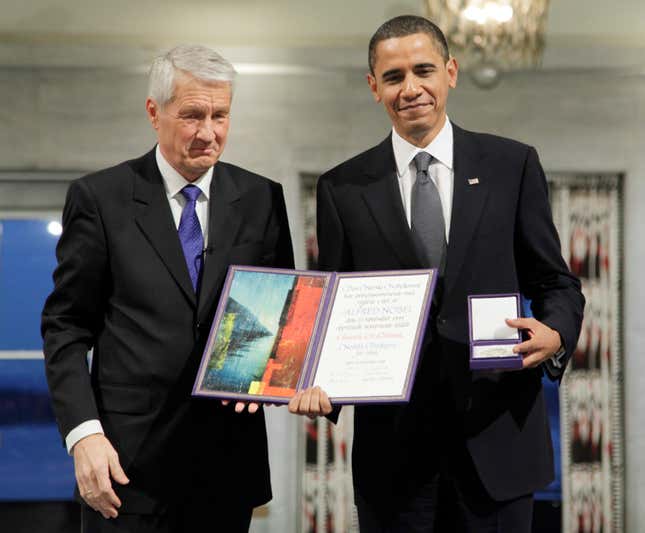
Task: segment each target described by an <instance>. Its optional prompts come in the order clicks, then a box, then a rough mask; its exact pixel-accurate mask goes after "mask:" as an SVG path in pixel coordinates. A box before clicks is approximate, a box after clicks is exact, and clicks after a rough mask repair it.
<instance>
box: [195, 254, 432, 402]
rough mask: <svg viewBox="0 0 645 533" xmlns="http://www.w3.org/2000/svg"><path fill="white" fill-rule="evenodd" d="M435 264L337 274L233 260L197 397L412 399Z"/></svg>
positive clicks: (256, 399)
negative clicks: (312, 390)
mask: <svg viewBox="0 0 645 533" xmlns="http://www.w3.org/2000/svg"><path fill="white" fill-rule="evenodd" d="M435 272H436V271H435V270H403V271H385V272H352V273H331V272H312V271H298V270H283V269H273V268H255V267H243V266H231V267H230V268H229V271H228V274H227V276H226V281H225V283H224V288H223V290H222V296H221V298H220V301H219V304H218V307H217V312H216V313H215V318H214V320H213V325H212V327H211V331H210V335H209V337H208V342H207V343H206V348H205V350H204V355H203V357H202V362H201V365H200V367H199V373H198V374H197V379H196V381H195V386H194V388H193V395H194V396H212V397H218V398H227V399H236V400H251V401H262V402H273V403H287V402H288V401H289V399H290V398H291V397H292V396H294V395H295V394H296V392H297V391H299V390H301V389H305V388H308V387H311V386H316V385H318V386H320V387H321V388H322V389H323V390H325V392H327V394H328V395H329V397H330V399H331V400H332V401H333V402H334V403H336V404H343V403H346V404H347V403H352V404H353V403H362V402H363V403H370V402H372V403H376V402H406V401H408V400H409V399H410V393H411V391H412V384H413V381H414V373H415V371H416V366H417V360H418V357H419V351H420V348H421V343H422V340H423V334H424V332H425V326H426V322H427V320H428V314H429V310H430V304H431V302H432V294H433V291H434V286H435V281H436V279H435Z"/></svg>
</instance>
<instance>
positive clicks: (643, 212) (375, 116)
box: [0, 50, 645, 532]
mask: <svg viewBox="0 0 645 533" xmlns="http://www.w3.org/2000/svg"><path fill="white" fill-rule="evenodd" d="M48 53H51V50H50V51H48ZM132 53H133V55H137V54H138V57H140V56H141V55H142V54H141V53H140V51H136V50H135V51H133V52H132ZM143 55H146V54H143ZM86 62H87V61H86ZM97 63H101V61H97ZM145 90H146V81H145V75H144V74H143V73H142V72H141V70H140V69H127V68H126V69H124V68H122V67H119V68H106V67H98V68H72V67H65V68H54V67H48V66H33V67H0V102H3V105H1V106H0V170H7V169H9V170H37V169H44V170H70V171H72V170H86V171H90V170H94V169H98V168H101V167H104V166H107V165H111V164H114V163H117V162H119V161H121V160H123V159H126V158H130V157H135V156H137V155H139V154H142V153H143V152H144V151H146V150H147V149H149V148H150V147H151V146H152V144H153V142H154V136H153V134H152V130H151V128H150V127H149V125H148V124H147V121H146V118H145V111H144V100H145ZM449 114H450V116H451V118H452V119H453V120H455V121H456V122H457V123H459V124H460V125H462V126H463V127H466V128H467V129H474V130H480V131H489V132H494V133H498V134H501V135H506V136H510V137H514V138H517V139H519V140H522V141H525V142H528V143H530V144H533V145H535V146H536V147H537V148H538V151H539V153H540V156H541V159H542V162H543V165H544V167H545V168H546V169H547V170H553V171H567V170H571V171H575V170H586V171H620V172H624V173H625V176H626V178H625V220H624V222H625V259H624V271H625V276H624V285H623V289H624V308H623V313H624V334H623V336H624V347H625V349H624V355H625V397H626V408H627V411H626V418H625V421H626V422H625V425H626V428H625V430H626V442H627V450H626V455H627V466H628V469H627V472H626V475H627V486H626V491H625V494H626V498H627V499H626V509H627V525H628V531H637V530H638V529H637V526H638V525H639V524H644V523H645V506H643V505H641V504H640V502H641V501H642V499H643V497H645V454H643V453H642V450H643V449H645V425H644V424H642V420H643V417H644V416H645V396H643V395H642V394H641V391H642V390H645V362H643V361H644V359H643V357H642V351H643V350H642V348H641V346H643V344H644V342H645V326H643V325H642V324H641V322H640V310H641V307H642V306H641V305H640V302H641V300H642V299H644V297H645V280H644V276H643V275H642V270H643V266H644V265H645V239H643V238H642V237H641V232H642V229H643V228H645V209H644V208H643V207H642V205H645V156H643V152H644V147H645V142H644V141H645V129H644V128H643V126H642V125H643V124H644V123H645V76H643V75H642V74H638V73H628V72H627V71H624V72H623V73H621V72H618V71H609V70H604V71H595V72H593V71H587V72H582V71H581V72H575V71H570V70H567V69H562V70H559V71H550V72H545V73H539V74H529V73H523V74H515V75H512V76H509V77H507V78H506V79H505V80H503V82H502V84H501V85H500V86H499V87H498V88H497V89H495V90H493V91H488V92H486V91H481V90H479V89H476V88H475V87H473V86H472V84H470V83H469V81H468V79H467V78H466V77H465V76H463V77H462V79H461V80H460V86H459V88H458V89H457V90H456V91H455V92H454V93H453V94H452V95H451V103H450V106H449ZM387 132H388V121H387V118H386V116H385V114H384V113H383V111H382V110H381V109H379V108H378V106H377V105H376V104H374V103H373V102H372V99H371V96H370V94H369V91H368V89H367V85H366V83H365V80H364V76H363V73H362V72H361V71H359V70H354V69H344V70H325V69H322V70H315V69H314V70H312V71H311V72H308V73H307V72H304V73H300V74H284V75H241V76H240V78H239V80H238V83H237V86H236V94H235V97H234V108H233V115H232V129H231V134H230V137H229V142H228V146H227V149H226V152H225V157H224V159H225V160H227V161H230V162H233V163H236V164H240V165H242V166H245V167H247V168H249V169H251V170H254V171H256V172H259V173H261V174H264V175H267V176H269V177H271V178H273V179H276V180H278V181H280V182H282V183H283V184H284V186H285V193H286V198H287V207H288V211H289V216H290V221H291V228H292V234H293V237H294V243H296V246H297V248H296V250H297V261H298V263H299V266H303V265H304V250H303V246H302V241H303V235H302V230H301V227H300V226H301V222H302V214H301V212H300V205H299V189H298V173H299V172H301V171H308V172H319V171H323V170H326V169H328V168H330V167H331V166H333V165H335V164H336V163H338V162H340V161H342V160H343V159H345V158H347V157H349V156H351V155H353V154H355V153H357V152H358V151H360V150H363V149H365V148H368V147H369V146H371V145H373V144H375V143H376V142H378V141H379V140H381V139H382V138H383V137H384V136H385V135H386V134H387ZM269 416H270V424H271V428H270V440H271V454H272V470H273V481H274V493H275V495H276V498H275V500H274V502H273V504H272V507H271V510H270V515H269V518H266V519H262V520H260V521H258V523H256V524H255V525H254V528H255V529H254V530H255V531H257V532H261V531H281V532H289V531H295V517H296V510H297V490H296V487H297V481H296V467H295V462H296V422H295V420H294V419H292V418H290V417H289V416H288V415H287V414H286V413H285V412H284V409H282V410H277V408H272V410H270V415H269Z"/></svg>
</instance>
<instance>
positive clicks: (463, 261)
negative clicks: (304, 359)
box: [290, 16, 584, 533]
mask: <svg viewBox="0 0 645 533" xmlns="http://www.w3.org/2000/svg"><path fill="white" fill-rule="evenodd" d="M369 57H370V73H369V74H368V82H369V86H370V89H371V91H372V94H373V96H374V98H375V100H376V101H377V102H379V103H382V104H383V105H384V107H385V109H386V111H387V113H388V115H389V117H390V119H391V121H392V125H393V130H392V133H391V135H389V136H388V137H387V138H386V139H385V140H384V141H383V142H382V143H380V144H379V145H378V146H376V147H374V148H372V149H370V150H368V151H366V152H363V153H362V154H359V155H358V156H356V157H354V158H352V159H350V160H348V161H346V162H345V163H342V164H341V165H339V166H338V167H336V168H334V169H332V170H331V171H329V172H328V173H326V174H325V175H324V176H322V177H321V178H320V181H319V184H318V239H319V241H318V243H319V248H320V257H319V261H320V266H321V268H322V269H324V270H335V271H361V270H391V269H408V268H419V267H432V268H437V269H438V271H439V281H438V285H437V289H436V293H435V298H434V301H433V305H432V309H431V320H430V323H429V325H428V329H427V332H426V336H425V339H424V349H423V356H422V359H421V361H420V363H419V367H418V369H417V375H416V380H415V384H414V389H413V393H412V398H411V400H410V402H409V404H407V405H404V406H393V405H387V406H357V407H356V410H355V432H354V445H353V474H354V486H355V496H356V503H357V506H358V513H359V522H360V526H361V531H368V532H385V531H388V532H390V531H396V532H409V531H433V530H434V531H437V530H438V531H453V530H461V529H463V530H466V531H503V532H512V533H520V532H528V531H530V527H531V513H532V493H533V492H534V491H535V490H537V489H539V488H541V487H544V486H545V485H546V484H548V483H549V481H550V480H551V479H552V477H553V457H552V448H551V442H550V437H549V429H548V424H547V417H546V413H545V406H544V401H543V397H542V387H541V376H542V373H543V371H546V372H548V373H549V375H550V376H552V377H553V378H554V379H557V378H558V377H559V376H561V373H562V371H563V369H564V366H565V364H566V361H567V359H568V358H569V357H570V355H571V353H572V351H573V349H574V347H575V345H576V341H577V337H578V333H579V330H580V324H581V320H582V310H583V306H584V298H583V296H582V294H581V292H580V283H579V281H578V280H577V279H576V278H575V277H574V276H573V275H572V274H571V273H570V272H569V270H568V268H567V266H566V264H565V262H564V260H563V259H562V256H561V253H560V244H559V240H558V236H557V233H556V230H555V228H554V225H553V222H552V217H551V212H550V208H549V203H548V198H547V185H546V180H545V177H544V173H543V171H542V168H541V166H540V163H539V160H538V156H537V153H536V151H535V150H534V149H533V148H532V147H530V146H526V145H524V144H521V143H519V142H515V141H512V140H509V139H503V138H500V137H495V136H492V135H485V134H479V133H472V132H468V131H466V130H463V129H461V128H460V127H458V126H457V125H455V124H452V123H451V122H450V121H449V120H448V118H447V116H446V101H447V98H448V93H449V90H450V89H451V88H454V87H455V86H456V83H457V72H458V66H457V62H456V61H455V59H454V58H451V57H450V56H449V54H448V47H447V43H446V39H445V37H444V36H443V34H442V32H441V31H440V29H439V28H438V27H437V26H435V25H434V24H433V23H431V22H429V21H427V20H426V19H423V18H420V17H412V16H403V17H397V18H395V19H392V20H390V21H388V22H386V23H385V24H383V26H381V28H379V29H378V30H377V32H376V33H375V34H374V36H373V37H372V40H371V42H370V48H369ZM424 188H425V190H422V189H424ZM509 292H521V293H522V294H524V295H525V296H526V297H528V298H530V299H531V301H532V312H533V314H534V316H535V318H520V319H516V320H508V321H507V322H508V324H509V325H511V326H512V327H516V328H519V329H521V330H523V331H525V332H526V336H527V340H526V341H525V342H522V343H521V344H519V345H518V346H517V347H516V349H515V351H517V352H521V353H522V354H523V356H524V361H523V365H524V368H523V369H522V370H520V371H514V372H472V371H470V369H469V364H468V359H469V353H468V341H469V335H468V315H467V297H468V295H471V294H494V293H509ZM290 410H291V411H292V412H298V413H301V414H309V415H319V414H328V413H329V412H330V410H331V406H330V404H329V400H328V398H327V397H326V395H325V393H324V392H323V391H321V390H319V389H311V390H308V391H306V392H303V393H300V394H299V395H297V396H296V397H295V398H294V399H293V400H292V402H291V404H290ZM437 524H441V526H438V525H437ZM433 528H434V529H433Z"/></svg>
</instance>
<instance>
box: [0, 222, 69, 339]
mask: <svg viewBox="0 0 645 533" xmlns="http://www.w3.org/2000/svg"><path fill="white" fill-rule="evenodd" d="M48 223H49V221H47V220H4V221H0V232H1V233H0V235H1V241H0V350H40V349H41V347H42V342H41V340H40V312H41V311H42V308H43V304H44V303H45V298H46V297H47V295H48V294H49V293H50V292H51V290H52V288H53V283H52V272H53V270H54V267H55V266H56V256H55V254H54V248H55V246H56V242H57V240H58V237H55V236H53V235H52V234H51V233H49V231H47V224H48Z"/></svg>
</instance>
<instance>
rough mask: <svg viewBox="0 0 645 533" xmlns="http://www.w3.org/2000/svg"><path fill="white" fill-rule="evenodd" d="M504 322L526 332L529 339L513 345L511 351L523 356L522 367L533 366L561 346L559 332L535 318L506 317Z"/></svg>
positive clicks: (544, 359)
mask: <svg viewBox="0 0 645 533" xmlns="http://www.w3.org/2000/svg"><path fill="white" fill-rule="evenodd" d="M506 323H507V324H508V325H509V326H511V327H512V328H518V329H523V330H526V331H527V332H528V335H529V340H527V341H524V342H522V343H520V344H517V345H516V346H514V347H513V352H515V353H521V354H522V355H523V357H524V361H523V363H522V366H523V368H535V367H536V366H538V365H539V364H541V363H543V362H544V361H546V360H547V359H549V358H551V357H553V355H554V354H555V353H556V352H557V351H558V350H559V349H560V346H562V340H561V339H560V334H559V333H558V332H557V331H556V330H554V329H551V328H550V327H549V326H547V325H546V324H543V323H542V322H540V321H539V320H536V319H535V318H513V319H510V318H507V319H506Z"/></svg>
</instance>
